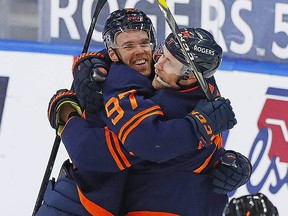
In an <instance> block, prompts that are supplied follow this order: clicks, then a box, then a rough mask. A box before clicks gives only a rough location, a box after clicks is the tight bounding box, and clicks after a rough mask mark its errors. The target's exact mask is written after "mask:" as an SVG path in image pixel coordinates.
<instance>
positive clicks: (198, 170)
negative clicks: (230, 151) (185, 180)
mask: <svg viewBox="0 0 288 216" xmlns="http://www.w3.org/2000/svg"><path fill="white" fill-rule="evenodd" d="M216 149H217V146H216V147H215V149H214V150H213V152H212V153H211V154H210V155H209V157H208V158H207V159H206V160H205V161H204V163H203V164H202V165H201V166H200V167H198V168H197V169H195V170H194V171H193V172H194V173H201V172H202V170H203V169H204V168H205V167H207V165H208V164H209V162H210V160H211V158H212V156H213V154H214V152H215V151H216Z"/></svg>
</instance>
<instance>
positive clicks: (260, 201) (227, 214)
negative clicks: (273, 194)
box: [223, 193, 279, 216]
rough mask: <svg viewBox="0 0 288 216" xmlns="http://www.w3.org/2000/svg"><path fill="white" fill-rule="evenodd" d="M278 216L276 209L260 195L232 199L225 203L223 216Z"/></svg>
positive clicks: (265, 197)
mask: <svg viewBox="0 0 288 216" xmlns="http://www.w3.org/2000/svg"><path fill="white" fill-rule="evenodd" d="M242 215H249V216H279V213H278V210H277V208H276V207H275V206H274V205H273V203H272V202H271V201H270V200H269V199H268V197H267V196H265V195H264V194H262V193H257V194H249V195H245V196H241V197H238V198H233V199H232V200H231V201H230V202H229V203H227V205H226V207H225V209H224V212H223V216H242Z"/></svg>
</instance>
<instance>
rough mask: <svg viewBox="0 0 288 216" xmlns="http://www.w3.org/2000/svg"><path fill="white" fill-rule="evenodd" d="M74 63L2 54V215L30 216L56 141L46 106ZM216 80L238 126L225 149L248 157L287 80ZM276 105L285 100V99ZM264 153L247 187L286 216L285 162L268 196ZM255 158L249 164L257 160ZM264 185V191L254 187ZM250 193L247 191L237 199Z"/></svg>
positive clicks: (66, 82) (226, 76)
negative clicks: (271, 91)
mask: <svg viewBox="0 0 288 216" xmlns="http://www.w3.org/2000/svg"><path fill="white" fill-rule="evenodd" d="M72 61H73V57H72V56H65V55H54V54H40V53H24V52H22V53H17V52H7V51H5V52H3V51H0V65H1V68H0V76H4V77H5V76H8V77H9V83H8V89H7V97H6V101H5V107H4V113H3V117H2V123H1V129H0V170H1V178H0V185H1V186H2V187H1V196H0V215H3V216H18V215H31V214H32V211H33V208H34V204H35V201H36V197H37V195H38V191H39V187H40V184H41V181H42V178H43V174H44V171H45V168H46V165H47V161H48V158H49V155H50V152H51V149H52V145H53V142H54V138H55V132H54V130H53V129H52V128H51V127H50V125H49V122H48V119H47V106H48V102H49V100H50V98H51V96H52V95H53V94H54V93H55V92H56V90H58V89H60V88H68V89H69V88H70V87H71V81H72V74H71V65H72ZM216 79H217V82H218V85H219V88H220V89H221V93H222V95H223V96H225V97H228V98H230V100H231V101H232V105H233V107H234V109H235V113H236V115H237V120H238V124H237V126H236V127H235V128H234V129H233V130H232V131H231V132H230V134H229V136H228V141H227V145H226V149H236V150H237V151H240V152H242V153H243V154H244V155H246V156H248V155H249V153H250V152H251V148H252V144H253V142H254V140H255V138H256V137H257V134H258V132H259V128H258V127H257V122H258V119H259V115H260V113H261V110H262V108H263V105H264V103H265V101H266V99H267V95H266V91H267V89H268V88H269V87H273V88H280V89H286V90H287V89H288V76H271V75H263V74H255V73H247V72H226V71H225V72H223V71H219V72H218V73H217V74H216ZM278 99H279V98H278ZM280 99H281V100H288V98H287V97H286V98H285V97H281V98H280ZM286 111H287V107H286ZM286 113H287V112H286ZM286 115H287V114H286ZM286 129H287V122H286ZM286 133H287V131H286ZM269 135H271V131H270V132H269ZM270 137H271V136H270ZM268 144H269V143H268ZM286 146H287V142H286ZM258 150H259V149H256V150H255V152H256V153H257V151H258ZM268 150H269V148H267V149H266V150H265V153H264V155H263V157H262V158H261V163H260V164H259V166H258V167H257V169H256V170H255V173H253V175H252V178H251V184H252V185H254V187H253V188H254V189H255V188H256V189H257V188H260V191H261V192H263V193H265V194H266V195H267V196H268V197H269V198H270V199H271V200H272V202H273V203H274V204H275V205H276V206H277V207H278V210H279V213H280V215H281V216H282V215H283V216H284V215H285V214H286V212H287V210H288V207H287V206H285V203H286V201H285V200H288V193H287V192H288V191H287V186H288V185H287V178H288V177H287V175H288V174H287V167H288V166H287V162H285V163H284V162H280V161H279V160H277V161H276V166H277V168H278V172H279V176H280V178H282V179H284V178H286V183H285V184H284V185H282V186H281V187H280V189H279V190H278V191H277V192H276V193H275V194H272V193H271V191H270V190H269V187H270V185H272V186H275V185H277V184H276V183H277V181H276V175H275V173H274V172H273V171H272V172H270V173H269V175H268V177H267V178H266V177H264V174H265V173H266V172H267V170H268V167H269V165H270V164H271V160H270V159H269V157H268ZM256 153H254V154H253V158H252V163H254V162H255V160H256V156H255V155H256ZM286 155H288V151H286ZM66 158H67V154H66V152H65V149H64V148H63V146H61V147H60V149H59V153H58V155H57V160H56V164H55V167H54V170H53V173H52V176H54V177H56V176H57V174H58V171H59V167H60V165H61V163H62V162H63V161H64V160H65V159H66ZM263 179H265V181H264V183H263V186H261V187H260V186H255V185H258V184H259V182H260V181H262V180H263ZM248 192H249V191H248V189H247V187H246V185H245V186H244V187H242V188H241V190H239V191H237V192H236V194H235V196H236V197H238V196H240V195H244V194H247V193H248Z"/></svg>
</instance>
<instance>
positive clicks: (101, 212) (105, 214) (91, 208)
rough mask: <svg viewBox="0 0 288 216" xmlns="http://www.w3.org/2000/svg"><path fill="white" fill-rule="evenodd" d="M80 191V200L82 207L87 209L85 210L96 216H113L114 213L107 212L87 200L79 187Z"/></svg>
mask: <svg viewBox="0 0 288 216" xmlns="http://www.w3.org/2000/svg"><path fill="white" fill-rule="evenodd" d="M77 190H78V195H79V198H80V201H81V203H82V205H83V206H84V207H85V209H86V210H87V211H88V212H89V213H90V214H92V215H94V216H99V215H101V216H113V214H112V213H110V212H109V211H107V210H105V209H104V208H102V207H100V206H99V205H97V204H95V203H93V202H91V201H90V200H89V199H87V198H86V197H85V196H84V194H82V192H81V191H80V189H79V188H78V187H77Z"/></svg>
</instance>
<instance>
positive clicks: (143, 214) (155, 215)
mask: <svg viewBox="0 0 288 216" xmlns="http://www.w3.org/2000/svg"><path fill="white" fill-rule="evenodd" d="M126 216H180V215H178V214H173V213H168V212H151V211H136V212H129V213H128V214H126Z"/></svg>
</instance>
